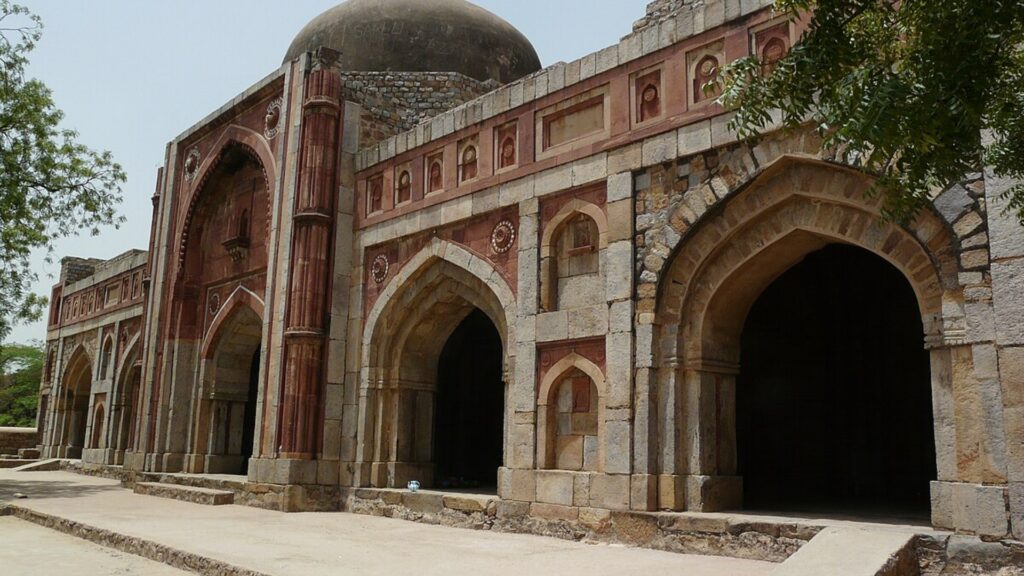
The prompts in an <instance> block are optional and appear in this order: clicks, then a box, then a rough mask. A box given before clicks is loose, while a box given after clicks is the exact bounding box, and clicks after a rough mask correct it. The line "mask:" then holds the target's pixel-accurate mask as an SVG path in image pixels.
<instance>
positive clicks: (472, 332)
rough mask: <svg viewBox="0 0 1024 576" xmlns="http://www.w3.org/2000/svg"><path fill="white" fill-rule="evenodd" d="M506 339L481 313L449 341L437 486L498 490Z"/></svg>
mask: <svg viewBox="0 0 1024 576" xmlns="http://www.w3.org/2000/svg"><path fill="white" fill-rule="evenodd" d="M501 378H502V350H501V336H500V335H499V334H498V330H497V329H496V328H495V327H494V323H492V322H491V320H490V318H488V317H487V315H486V314H484V313H483V312H482V311H480V310H475V311H473V312H472V313H470V314H469V316H467V317H466V319H465V320H463V321H462V322H461V323H460V324H459V327H458V328H456V329H455V332H453V333H452V335H451V336H450V337H449V338H448V342H447V343H446V344H445V346H444V349H443V350H442V352H441V358H440V361H439V362H438V370H437V398H436V406H437V408H436V411H435V418H434V463H435V472H434V483H435V484H436V485H437V487H438V488H493V487H495V486H497V480H498V467H500V466H501V465H502V448H503V442H502V436H503V431H504V415H505V386H504V384H503V383H502V380H501Z"/></svg>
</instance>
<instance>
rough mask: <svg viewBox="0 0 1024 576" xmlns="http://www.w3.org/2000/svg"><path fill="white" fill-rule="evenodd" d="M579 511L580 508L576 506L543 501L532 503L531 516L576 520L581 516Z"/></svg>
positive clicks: (545, 518)
mask: <svg viewBox="0 0 1024 576" xmlns="http://www.w3.org/2000/svg"><path fill="white" fill-rule="evenodd" d="M579 513H580V510H579V508H576V507H574V506H559V505H558V504H543V503H541V502H534V503H533V504H530V516H533V517H534V518H542V519H544V520H566V521H568V522H575V521H576V519H577V518H579Z"/></svg>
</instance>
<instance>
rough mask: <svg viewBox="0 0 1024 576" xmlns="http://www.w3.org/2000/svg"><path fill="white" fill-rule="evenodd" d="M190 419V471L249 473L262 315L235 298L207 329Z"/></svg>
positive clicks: (257, 384) (254, 422)
mask: <svg viewBox="0 0 1024 576" xmlns="http://www.w3.org/2000/svg"><path fill="white" fill-rule="evenodd" d="M211 338H212V340H211V345H210V346H209V347H208V348H207V351H206V354H205V359H204V361H203V366H202V374H203V381H202V386H201V387H200V389H199V391H198V396H199V398H198V402H197V404H198V409H197V410H196V411H195V413H194V414H195V417H194V422H193V431H194V446H195V448H194V450H195V454H196V456H197V458H194V459H193V464H192V465H191V470H190V471H192V472H206V473H208V474H247V473H248V470H249V458H250V457H251V456H252V454H253V445H254V440H255V438H256V412H257V402H258V398H259V375H260V366H261V364H260V357H261V346H262V321H261V320H260V317H259V315H258V314H257V313H256V312H255V311H254V310H253V309H252V308H250V307H249V306H248V305H246V304H242V303H237V304H236V305H234V307H233V308H231V309H229V311H228V312H227V314H226V316H225V318H224V320H223V322H219V323H217V326H216V327H215V332H214V333H213V334H212V335H211Z"/></svg>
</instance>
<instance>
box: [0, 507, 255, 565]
mask: <svg viewBox="0 0 1024 576" xmlns="http://www.w3.org/2000/svg"><path fill="white" fill-rule="evenodd" d="M0 515H3V516H7V515H10V516H14V517H15V518H18V519H21V520H25V521H27V522H32V523H33V524H37V525H39V526H42V527H44V528H49V529H51V530H56V531H57V532H62V533H64V534H67V535H69V536H75V537H77V538H81V539H83V540H87V541H89V542H93V543H94V544H99V545H100V546H106V547H107V548H113V549H115V550H120V551H121V552H126V553H128V554H134V555H136V556H141V557H143V558H147V559H149V560H153V561H156V562H160V563H163V564H166V565H168V566H172V567H174V568H179V569H181V570H186V571H188V572H193V573H196V574H203V575H205V576H269V575H267V574H265V573H263V572H256V571H254V570H249V569H246V568H240V567H238V566H234V565H231V564H227V563H225V562H221V561H219V560H214V559H212V558H207V557H205V556H200V555H198V554H194V553H192V552H185V551H184V550H179V549H177V548H172V547H170V546H167V545H164V544H160V543H158V542H153V541H150V540H144V539H142V538H138V537H135V536H129V535H127V534H119V533H116V532H112V531H110V530H104V529H101V528H96V527H94V526H89V525H88V524H83V523H81V522H76V521H74V520H68V519H66V518H60V517H57V516H51V515H49V514H44V513H42V512H37V511H35V510H30V509H27V508H22V507H20V506H16V505H8V506H6V507H4V508H2V509H0Z"/></svg>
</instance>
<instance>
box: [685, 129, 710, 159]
mask: <svg viewBox="0 0 1024 576" xmlns="http://www.w3.org/2000/svg"><path fill="white" fill-rule="evenodd" d="M677 137H678V139H679V144H678V146H679V150H678V152H679V155H680V156H690V155H693V154H698V153H700V152H703V151H705V150H708V149H710V148H711V121H710V120H704V121H703V122H697V123H696V124H690V125H689V126H683V127H682V128H680V129H679V131H678V133H677Z"/></svg>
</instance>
